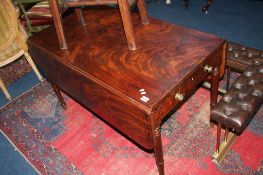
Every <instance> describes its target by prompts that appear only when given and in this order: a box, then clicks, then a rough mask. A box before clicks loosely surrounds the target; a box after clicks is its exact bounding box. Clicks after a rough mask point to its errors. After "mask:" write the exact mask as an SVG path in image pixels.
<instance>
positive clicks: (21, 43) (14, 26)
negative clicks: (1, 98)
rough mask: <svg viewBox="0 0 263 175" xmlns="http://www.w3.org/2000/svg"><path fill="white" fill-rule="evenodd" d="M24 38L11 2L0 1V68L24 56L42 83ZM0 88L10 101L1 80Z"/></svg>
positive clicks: (24, 35)
mask: <svg viewBox="0 0 263 175" xmlns="http://www.w3.org/2000/svg"><path fill="white" fill-rule="evenodd" d="M26 36H27V35H26V33H25V32H24V30H23V29H22V27H21V25H20V24H19V22H18V19H17V13H16V11H15V8H14V6H13V4H12V2H11V1H10V0H0V67H3V66H6V65H8V64H9V63H11V62H13V61H15V60H16V59H18V58H20V57H21V56H22V55H24V56H25V58H26V60H27V61H28V63H29V64H30V66H31V67H32V69H33V70H34V71H35V73H36V75H37V77H38V78H39V80H41V81H42V80H43V78H42V76H41V75H40V73H39V71H38V70H37V68H36V66H35V64H34V63H33V60H32V59H31V57H30V55H29V54H28V48H27V45H26ZM0 87H1V89H2V90H3V92H4V94H5V96H6V97H7V98H8V99H11V95H10V94H9V93H8V91H7V89H6V87H5V85H4V83H3V82H2V80H1V79H0Z"/></svg>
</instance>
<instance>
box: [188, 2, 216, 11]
mask: <svg viewBox="0 0 263 175" xmlns="http://www.w3.org/2000/svg"><path fill="white" fill-rule="evenodd" d="M211 4H212V0H207V2H206V4H205V5H203V7H202V11H203V12H205V13H207V10H208V8H209V7H210V5H211ZM184 5H185V9H188V6H189V0H184Z"/></svg>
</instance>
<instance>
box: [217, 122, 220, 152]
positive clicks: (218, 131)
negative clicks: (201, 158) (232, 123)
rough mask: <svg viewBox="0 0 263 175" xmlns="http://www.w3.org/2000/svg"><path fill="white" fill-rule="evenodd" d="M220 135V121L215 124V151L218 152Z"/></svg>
mask: <svg viewBox="0 0 263 175" xmlns="http://www.w3.org/2000/svg"><path fill="white" fill-rule="evenodd" d="M220 136H221V123H218V125H217V133H216V153H219V147H220Z"/></svg>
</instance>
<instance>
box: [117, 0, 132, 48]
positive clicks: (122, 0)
mask: <svg viewBox="0 0 263 175" xmlns="http://www.w3.org/2000/svg"><path fill="white" fill-rule="evenodd" d="M118 4H119V8H120V13H121V18H122V23H123V27H124V32H125V35H126V40H127V44H128V48H129V50H136V43H135V37H134V32H133V27H132V22H131V12H130V7H129V4H128V2H127V0H118Z"/></svg>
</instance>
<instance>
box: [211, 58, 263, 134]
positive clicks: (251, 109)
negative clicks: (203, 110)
mask: <svg viewBox="0 0 263 175" xmlns="http://www.w3.org/2000/svg"><path fill="white" fill-rule="evenodd" d="M262 102H263V63H261V62H259V61H255V62H254V64H252V65H250V66H249V68H248V69H247V70H246V71H245V72H244V73H243V75H242V76H240V77H239V79H238V80H237V81H236V82H235V84H234V85H233V86H232V88H231V89H230V90H229V92H228V93H227V94H226V95H225V96H224V97H223V98H222V99H221V100H220V101H219V103H218V104H217V105H216V106H215V107H214V108H213V109H212V110H211V119H212V120H214V121H216V122H218V123H221V124H222V125H223V126H225V127H226V128H230V129H233V130H234V132H235V133H236V134H240V133H241V132H242V131H243V130H244V129H245V127H246V125H247V124H248V123H249V121H250V120H251V119H252V118H253V116H254V114H255V113H256V112H257V111H258V109H259V108H260V106H261V105H262Z"/></svg>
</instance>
